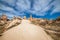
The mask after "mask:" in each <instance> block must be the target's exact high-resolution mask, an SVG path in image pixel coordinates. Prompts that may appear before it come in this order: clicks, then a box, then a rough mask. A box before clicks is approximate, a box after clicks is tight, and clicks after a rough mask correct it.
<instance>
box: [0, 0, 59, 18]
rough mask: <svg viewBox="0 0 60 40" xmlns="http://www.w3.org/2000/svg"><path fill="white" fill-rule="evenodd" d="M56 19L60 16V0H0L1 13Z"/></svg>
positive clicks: (9, 15)
mask: <svg viewBox="0 0 60 40" xmlns="http://www.w3.org/2000/svg"><path fill="white" fill-rule="evenodd" d="M4 13H5V14H6V15H7V16H8V17H9V18H11V17H13V16H21V17H24V16H26V17H27V18H28V17H30V14H32V16H33V17H34V18H47V19H55V18H57V17H58V16H60V0H0V15H1V14H4Z"/></svg>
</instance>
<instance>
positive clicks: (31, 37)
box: [0, 20, 53, 40]
mask: <svg viewBox="0 0 60 40" xmlns="http://www.w3.org/2000/svg"><path fill="white" fill-rule="evenodd" d="M0 40H53V39H52V38H51V37H50V36H49V35H47V34H46V32H45V31H44V29H43V28H41V27H39V26H36V25H33V24H31V23H30V21H28V20H22V23H21V24H20V25H18V26H16V27H14V28H12V29H9V30H8V31H6V32H5V33H4V34H3V36H1V37H0Z"/></svg>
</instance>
